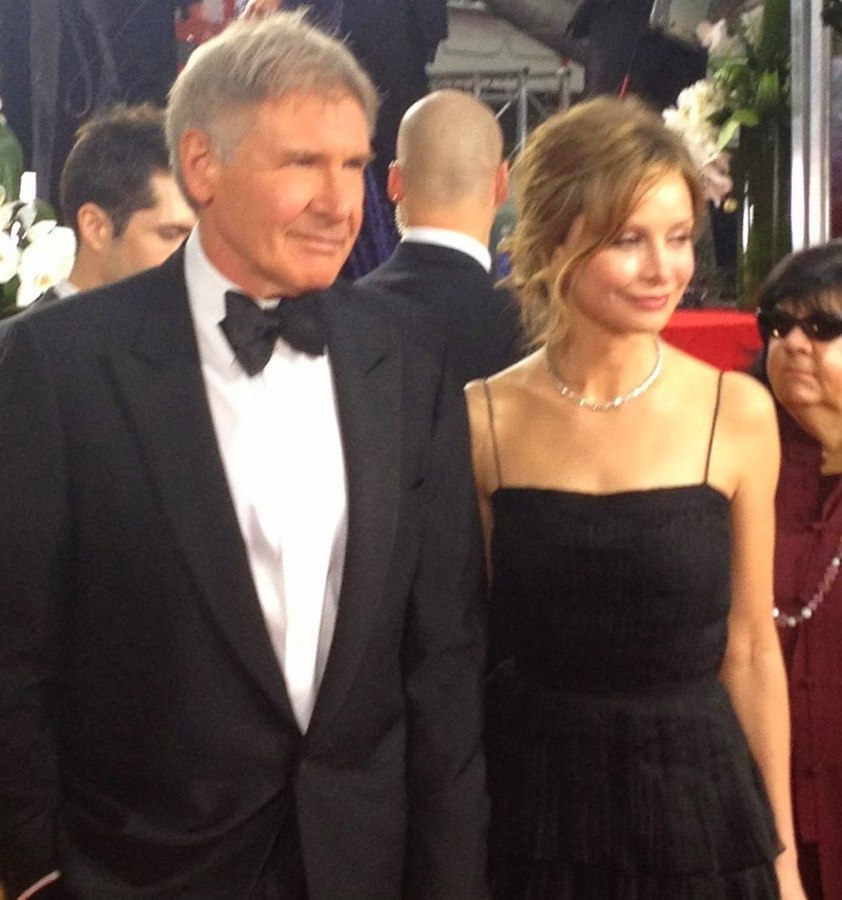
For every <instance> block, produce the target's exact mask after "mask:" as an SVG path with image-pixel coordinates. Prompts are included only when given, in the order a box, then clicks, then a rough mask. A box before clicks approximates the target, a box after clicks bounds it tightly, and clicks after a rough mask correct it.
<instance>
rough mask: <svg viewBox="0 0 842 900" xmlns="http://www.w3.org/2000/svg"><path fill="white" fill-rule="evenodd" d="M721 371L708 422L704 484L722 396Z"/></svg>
mask: <svg viewBox="0 0 842 900" xmlns="http://www.w3.org/2000/svg"><path fill="white" fill-rule="evenodd" d="M723 374H724V373H723V372H720V373H719V378H718V379H717V382H716V404H715V406H714V407H713V421H712V422H711V423H710V440H709V441H708V455H707V459H706V460H705V480H704V484H707V483H708V475H709V474H710V456H711V453H712V452H713V435H714V432H715V431H716V420H717V418H718V417H719V399H720V397H721V396H722V376H723Z"/></svg>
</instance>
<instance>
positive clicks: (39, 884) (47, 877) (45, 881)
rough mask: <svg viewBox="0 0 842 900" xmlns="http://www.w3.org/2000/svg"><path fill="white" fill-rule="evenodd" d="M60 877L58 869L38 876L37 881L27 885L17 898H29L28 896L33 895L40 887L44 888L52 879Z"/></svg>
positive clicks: (19, 899) (22, 899)
mask: <svg viewBox="0 0 842 900" xmlns="http://www.w3.org/2000/svg"><path fill="white" fill-rule="evenodd" d="M60 877H61V872H59V870H58V869H56V870H55V872H50V874H49V875H45V876H44V877H43V878H39V879H38V881H36V882H35V884H33V885H32V886H31V887H28V888H27V889H26V890H25V891H24V892H23V893H22V894H21V895H20V896H19V897H18V900H29V898H30V897H34V896H35V895H36V894H37V893H38V891H40V890H41V888H45V887H46V886H47V885H48V884H52V883H53V882H54V881H58V880H59V878H60Z"/></svg>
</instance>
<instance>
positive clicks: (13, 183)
mask: <svg viewBox="0 0 842 900" xmlns="http://www.w3.org/2000/svg"><path fill="white" fill-rule="evenodd" d="M21 172H23V150H21V146H20V144H19V143H18V139H17V138H16V137H15V135H14V132H13V131H12V129H11V128H9V126H8V125H2V124H0V185H2V186H3V189H4V190H5V192H6V199H7V200H16V199H17V196H18V191H19V189H20V176H21Z"/></svg>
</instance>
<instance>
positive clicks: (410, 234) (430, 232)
mask: <svg viewBox="0 0 842 900" xmlns="http://www.w3.org/2000/svg"><path fill="white" fill-rule="evenodd" d="M401 241H403V242H404V243H407V244H435V245H436V246H437V247H447V248H449V249H450V250H458V251H459V252H460V253H465V254H467V255H468V256H470V257H471V258H472V259H475V260H476V261H477V262H478V263H479V264H480V265H481V266H482V267H483V269H485V271H486V272H490V271H491V253H490V252H489V250H488V247H486V246H485V244H483V243H481V242H480V241H478V240H477V239H476V238H473V237H471V236H470V235H468V234H465V233H464V232H462V231H452V230H451V229H449V228H427V227H424V226H420V225H413V226H412V227H410V228H405V229H404V231H403V235H402V236H401Z"/></svg>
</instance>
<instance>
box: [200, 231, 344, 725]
mask: <svg viewBox="0 0 842 900" xmlns="http://www.w3.org/2000/svg"><path fill="white" fill-rule="evenodd" d="M185 275H186V280H187V293H188V297H189V301H190V312H191V315H192V317H193V325H194V328H195V330H196V338H197V341H198V345H199V359H200V362H201V368H202V376H203V378H204V381H205V389H206V391H207V396H208V401H209V403H210V410H211V415H212V418H213V424H214V428H215V430H216V437H217V441H218V443H219V448H220V452H221V455H222V462H223V464H224V467H225V472H226V475H227V478H228V486H229V488H230V490H231V496H232V498H233V501H234V508H235V510H236V513H237V518H238V520H239V524H240V530H241V532H242V535H243V540H244V542H245V547H246V552H247V554H248V560H249V565H250V567H251V574H252V577H253V579H254V585H255V588H256V590H257V596H258V599H259V601H260V606H261V609H262V611H263V618H264V619H265V621H266V628H267V631H268V633H269V637H270V639H271V642H272V646H273V647H274V650H275V655H276V656H277V658H278V662H279V664H280V666H281V669H282V671H283V674H284V677H285V679H286V685H287V691H288V693H289V697H290V700H291V702H292V707H293V710H294V712H295V716H296V719H297V720H298V724H299V726H300V728H301V730H302V731H306V730H307V725H308V723H309V721H310V715H311V714H312V711H313V705H314V703H315V698H316V693H317V691H318V687H319V684H320V682H321V679H322V675H323V674H324V668H325V663H326V661H327V656H328V651H329V649H330V643H331V639H332V637H333V630H334V625H335V622H336V611H337V606H338V601H339V590H340V586H341V583H342V570H343V565H344V559H345V544H346V538H347V497H346V495H347V492H346V486H345V467H344V458H343V454H342V441H341V436H340V432H339V421H338V415H337V410H336V399H335V396H334V391H333V380H332V376H331V367H330V360H329V358H328V357H327V355H325V356H315V357H314V356H308V355H307V354H305V353H300V352H298V351H297V350H293V349H292V348H291V347H290V346H289V345H287V344H286V343H285V342H284V341H280V340H279V341H278V342H277V343H276V345H275V349H274V352H273V354H272V356H271V357H270V359H269V362H268V363H267V365H266V368H265V369H264V370H263V371H262V372H261V373H258V374H257V375H255V376H254V377H253V378H249V376H248V375H247V374H246V372H245V370H244V369H243V368H242V367H241V366H240V364H239V363H238V362H237V360H236V358H235V356H234V352H233V351H232V350H231V347H230V345H229V344H228V341H227V339H226V337H225V335H224V334H223V332H222V330H221V329H220V327H219V322H220V321H221V320H222V319H223V317H224V316H225V292H226V291H227V290H229V289H237V286H236V285H234V284H232V283H231V282H229V281H228V280H227V279H226V278H225V277H224V276H223V275H222V274H221V273H220V272H219V271H218V270H217V269H216V268H215V267H214V266H213V265H212V263H211V262H210V260H208V258H207V256H206V255H205V253H204V251H203V250H202V247H201V242H200V234H199V229H198V227H197V228H196V229H194V231H193V233H192V234H191V235H190V237H189V238H188V240H187V243H186V245H185ZM288 302H290V303H294V302H295V300H294V299H291V300H289V301H288ZM208 527H211V528H212V527H213V523H212V522H209V523H208Z"/></svg>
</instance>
